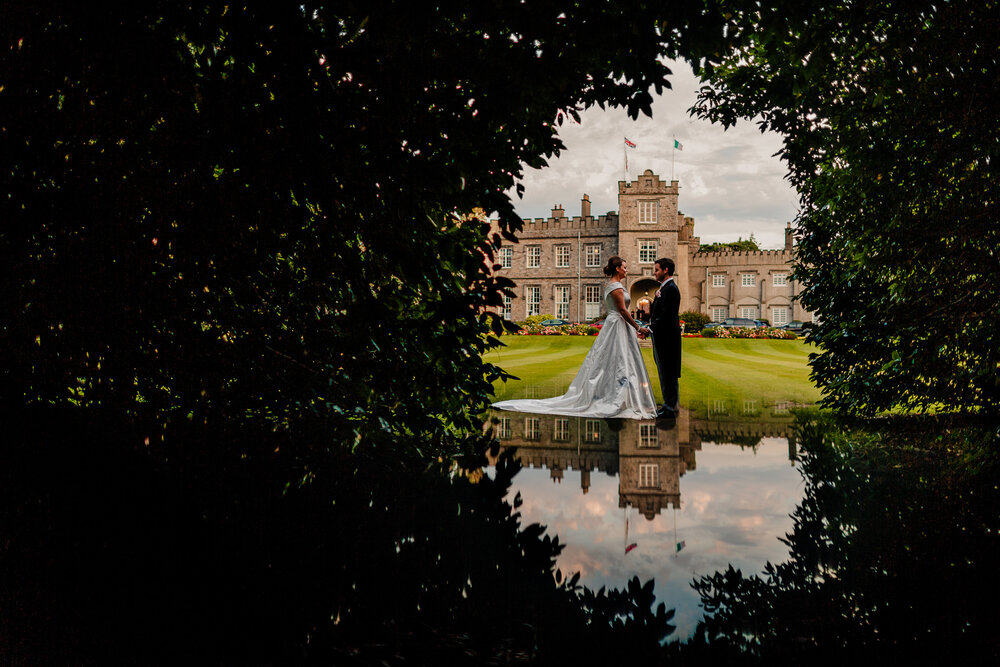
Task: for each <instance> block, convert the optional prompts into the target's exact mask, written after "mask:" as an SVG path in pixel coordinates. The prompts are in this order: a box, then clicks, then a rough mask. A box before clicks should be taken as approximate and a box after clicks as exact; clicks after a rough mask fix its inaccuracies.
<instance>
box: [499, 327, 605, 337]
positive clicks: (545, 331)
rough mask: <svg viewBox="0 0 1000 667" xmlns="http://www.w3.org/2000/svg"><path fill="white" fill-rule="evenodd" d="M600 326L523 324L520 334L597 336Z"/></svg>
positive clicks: (518, 333)
mask: <svg viewBox="0 0 1000 667" xmlns="http://www.w3.org/2000/svg"><path fill="white" fill-rule="evenodd" d="M598 332H600V328H598V327H595V326H592V325H590V324H564V325H563V326H561V327H545V326H542V325H541V324H522V325H521V328H520V329H519V330H518V332H517V334H516V335H518V336H596V335H597V334H598Z"/></svg>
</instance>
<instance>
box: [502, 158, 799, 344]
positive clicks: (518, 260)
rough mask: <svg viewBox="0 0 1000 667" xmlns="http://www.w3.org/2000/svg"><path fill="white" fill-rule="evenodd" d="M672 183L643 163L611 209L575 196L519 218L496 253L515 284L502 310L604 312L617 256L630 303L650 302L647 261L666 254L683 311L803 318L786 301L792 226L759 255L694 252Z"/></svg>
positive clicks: (587, 316)
mask: <svg viewBox="0 0 1000 667" xmlns="http://www.w3.org/2000/svg"><path fill="white" fill-rule="evenodd" d="M678 195H679V185H678V182H677V181H670V182H669V183H668V182H666V181H662V180H660V177H659V176H657V175H656V174H654V173H653V172H652V171H650V170H648V169H647V170H646V171H645V172H644V173H643V174H642V175H640V176H639V177H638V178H637V179H636V180H634V181H631V182H626V181H619V182H618V206H619V210H618V211H610V212H608V213H607V214H606V215H601V216H598V217H594V216H592V215H591V211H590V198H589V197H588V196H587V195H583V199H582V201H581V204H580V215H579V216H574V217H571V218H570V217H567V216H566V212H565V209H563V207H562V206H561V205H559V206H556V207H554V208H553V209H552V215H551V216H550V217H549V218H537V219H534V220H531V219H526V220H525V221H524V229H523V231H522V232H521V233H520V234H519V243H517V244H513V245H506V246H504V247H503V248H501V250H500V256H499V258H498V263H499V264H500V265H501V267H502V268H501V270H500V271H499V273H500V275H503V276H506V277H508V278H510V279H511V280H513V281H514V282H515V283H517V287H516V288H515V292H516V294H517V297H516V298H515V299H511V300H509V301H508V303H507V305H506V306H505V309H504V315H505V317H507V318H508V319H512V320H523V319H525V318H526V317H528V316H529V315H534V314H545V313H551V314H552V315H554V316H555V317H559V318H563V319H567V320H572V321H578V322H583V321H588V320H593V319H595V318H598V317H602V316H604V315H605V313H604V308H603V303H601V295H602V293H603V289H604V284H605V280H606V279H605V276H604V274H603V272H602V270H603V268H604V265H605V264H606V263H607V261H608V258H609V257H611V256H613V255H619V256H620V257H622V258H623V259H624V260H625V261H626V263H627V265H628V269H629V276H628V278H627V283H628V284H627V285H626V286H627V287H628V289H629V294H630V296H631V299H632V308H633V309H636V308H641V307H642V305H643V304H644V303H645V302H648V301H649V300H651V299H652V297H653V293H654V292H655V291H656V288H657V283H656V281H655V280H654V279H653V262H654V261H655V260H656V259H658V258H660V257H669V258H671V259H673V260H674V262H675V263H676V266H677V270H676V273H677V278H676V280H677V283H678V287H680V290H681V311H682V312H683V311H687V310H692V311H696V312H701V313H705V314H707V315H709V316H710V317H712V319H715V320H721V319H725V318H726V317H752V318H765V319H767V320H769V321H770V322H771V323H772V324H782V323H784V322H789V321H791V320H803V321H810V320H811V317H810V316H809V314H808V313H806V312H805V311H803V309H802V307H801V305H799V303H798V302H797V301H795V300H794V299H793V297H794V296H795V295H796V294H797V293H798V286H797V285H796V284H795V283H794V281H792V280H791V261H792V255H793V247H792V230H791V226H790V225H788V226H787V227H786V230H785V247H784V248H783V249H781V250H763V251H759V252H722V253H706V252H699V248H700V244H699V239H698V237H697V236H695V235H694V220H693V219H692V218H690V217H687V216H685V215H683V214H682V213H681V212H680V211H679V210H678Z"/></svg>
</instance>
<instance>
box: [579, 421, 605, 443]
mask: <svg viewBox="0 0 1000 667" xmlns="http://www.w3.org/2000/svg"><path fill="white" fill-rule="evenodd" d="M583 441H584V442H587V443H590V444H594V443H597V442H600V441H601V420H600V419H586V420H584V422H583Z"/></svg>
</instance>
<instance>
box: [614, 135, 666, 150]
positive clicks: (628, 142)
mask: <svg viewBox="0 0 1000 667" xmlns="http://www.w3.org/2000/svg"><path fill="white" fill-rule="evenodd" d="M674 143H677V142H676V141H675V142H674ZM625 145H626V146H628V147H629V148H635V147H636V146H635V144H633V143H632V142H631V141H629V140H628V137H625Z"/></svg>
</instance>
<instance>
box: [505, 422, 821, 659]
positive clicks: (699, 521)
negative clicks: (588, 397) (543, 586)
mask: <svg viewBox="0 0 1000 667" xmlns="http://www.w3.org/2000/svg"><path fill="white" fill-rule="evenodd" d="M708 408H711V406H708ZM726 412H729V411H728V410H727V411H726ZM699 414H700V415H704V417H702V418H700V417H698V416H697V415H699ZM494 417H495V418H496V419H497V420H498V423H497V425H496V435H497V436H498V438H499V440H500V443H501V446H502V447H516V448H517V452H518V459H519V460H520V462H521V464H522V465H523V466H524V468H523V469H522V470H521V471H520V472H519V473H518V474H517V475H516V476H515V477H514V484H513V487H512V488H511V491H510V499H512V498H513V496H514V495H515V494H517V493H520V494H521V496H522V499H523V505H522V506H521V508H520V511H521V514H522V517H523V524H524V525H529V524H532V523H539V524H542V525H544V526H547V528H548V530H547V532H548V534H549V535H552V536H558V538H559V541H560V542H561V543H562V544H564V545H565V548H564V549H563V552H562V554H561V555H560V557H559V559H558V563H557V565H558V567H559V568H560V569H561V570H562V572H563V573H564V574H572V573H576V572H579V573H580V583H581V584H582V585H584V586H587V587H588V588H591V589H593V590H597V589H599V588H600V587H602V586H604V587H607V588H622V587H624V586H625V584H626V582H627V581H628V580H629V579H631V578H632V577H638V578H639V579H640V581H642V582H645V581H647V580H649V579H653V580H655V588H654V590H655V593H656V597H657V601H658V602H663V603H665V604H666V606H667V608H668V609H670V608H673V609H675V617H674V621H673V622H674V624H675V625H676V626H677V630H676V631H675V632H674V634H673V635H671V637H670V639H671V640H677V639H681V640H683V639H686V638H688V637H689V636H690V635H691V633H692V632H693V631H694V629H695V626H696V625H697V623H698V621H699V620H701V619H702V617H703V612H702V609H701V606H700V604H699V601H700V598H699V595H698V593H697V592H696V591H695V590H694V589H693V588H692V587H691V582H692V581H693V580H694V579H695V578H696V577H699V576H703V575H710V574H712V573H714V572H716V571H724V570H726V569H727V568H728V567H729V565H732V566H733V567H735V568H737V569H740V570H742V571H743V573H744V574H745V575H750V574H755V573H759V572H760V571H761V570H763V568H764V566H765V565H766V563H768V562H771V563H776V562H780V561H783V560H785V559H786V558H787V556H788V547H787V546H786V545H785V544H784V543H783V542H781V541H780V540H779V538H781V537H784V536H785V535H786V534H787V533H789V532H790V531H791V530H792V527H793V522H792V519H791V518H790V515H791V513H792V512H793V511H794V509H795V507H796V505H797V504H798V503H799V502H800V501H801V499H802V494H803V479H802V475H801V474H800V472H799V470H798V469H797V468H796V462H797V458H798V449H797V446H796V442H795V438H794V436H793V434H792V420H791V417H790V416H789V415H788V413H787V407H786V406H778V407H776V408H771V409H768V410H765V411H761V410H760V409H757V408H756V406H754V410H753V412H752V413H751V414H746V415H743V414H740V415H737V416H732V415H729V414H718V412H716V413H715V414H712V411H711V409H702V410H700V411H699V412H697V413H692V412H690V411H688V410H687V409H686V408H682V409H681V414H680V416H679V418H678V419H677V420H675V421H660V422H659V423H657V422H656V421H654V420H605V419H585V418H581V417H561V416H553V415H535V414H528V413H519V412H500V411H498V412H496V413H495V414H494Z"/></svg>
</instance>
